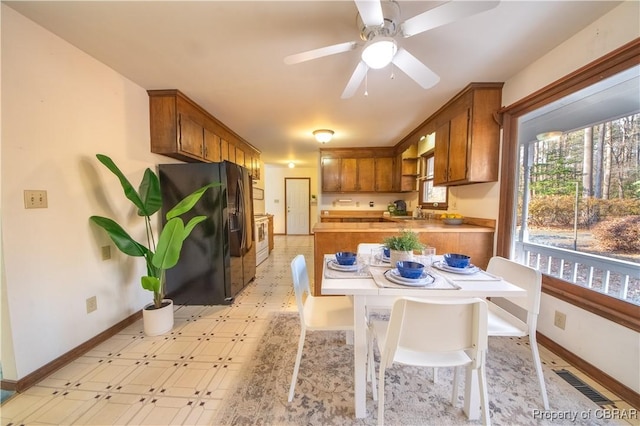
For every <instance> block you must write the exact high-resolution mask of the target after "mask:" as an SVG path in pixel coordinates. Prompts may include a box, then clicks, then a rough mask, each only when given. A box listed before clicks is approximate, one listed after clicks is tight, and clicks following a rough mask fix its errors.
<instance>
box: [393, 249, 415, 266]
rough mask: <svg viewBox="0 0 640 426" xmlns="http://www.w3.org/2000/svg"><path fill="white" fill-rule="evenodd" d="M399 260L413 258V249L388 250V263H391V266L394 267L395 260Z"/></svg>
mask: <svg viewBox="0 0 640 426" xmlns="http://www.w3.org/2000/svg"><path fill="white" fill-rule="evenodd" d="M401 260H413V251H400V250H390V251H389V263H390V264H391V267H392V268H395V267H396V262H400V261H401Z"/></svg>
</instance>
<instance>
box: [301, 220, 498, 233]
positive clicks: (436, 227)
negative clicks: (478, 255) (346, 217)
mask: <svg viewBox="0 0 640 426" xmlns="http://www.w3.org/2000/svg"><path fill="white" fill-rule="evenodd" d="M404 229H411V230H413V231H415V232H495V229H494V228H492V227H488V226H477V225H469V224H464V223H463V224H462V225H446V224H444V223H443V222H442V221H439V220H427V219H411V220H408V219H407V220H403V219H399V220H397V221H389V222H319V223H316V224H315V226H314V227H313V232H363V231H366V232H388V231H390V230H397V231H401V230H404Z"/></svg>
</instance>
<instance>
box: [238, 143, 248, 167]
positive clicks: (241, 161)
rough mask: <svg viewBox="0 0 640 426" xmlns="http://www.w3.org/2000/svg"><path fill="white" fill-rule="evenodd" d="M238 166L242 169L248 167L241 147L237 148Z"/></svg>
mask: <svg viewBox="0 0 640 426" xmlns="http://www.w3.org/2000/svg"><path fill="white" fill-rule="evenodd" d="M236 164H237V165H239V166H242V167H246V163H245V154H244V151H243V150H242V149H240V148H239V147H236Z"/></svg>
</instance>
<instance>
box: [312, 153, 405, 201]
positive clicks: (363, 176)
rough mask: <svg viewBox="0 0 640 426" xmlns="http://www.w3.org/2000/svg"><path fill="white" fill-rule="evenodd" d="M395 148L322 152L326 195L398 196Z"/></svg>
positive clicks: (322, 169)
mask: <svg viewBox="0 0 640 426" xmlns="http://www.w3.org/2000/svg"><path fill="white" fill-rule="evenodd" d="M393 152H394V151H393V148H366V149H364V148H363V149H357V148H336V149H332V148H323V149H320V158H321V175H322V176H321V179H322V191H323V192H398V191H397V186H396V184H395V179H394V163H395V159H394V154H393Z"/></svg>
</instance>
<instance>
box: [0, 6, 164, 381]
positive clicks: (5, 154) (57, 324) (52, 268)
mask: <svg viewBox="0 0 640 426" xmlns="http://www.w3.org/2000/svg"><path fill="white" fill-rule="evenodd" d="M1 13H2V15H1V16H2V83H1V84H2V118H1V124H2V142H1V145H0V147H1V152H2V189H1V190H2V199H1V206H2V218H1V219H2V230H3V235H2V247H3V251H2V253H3V262H4V275H3V276H2V298H3V300H2V307H3V313H2V365H3V373H4V377H5V378H6V379H12V380H16V379H20V378H23V377H25V376H26V375H27V374H29V373H31V372H33V371H34V370H36V369H37V368H39V367H42V366H43V365H45V364H46V363H48V362H50V361H52V360H53V359H55V358H57V357H59V356H60V355H62V354H64V353H65V352H67V351H69V350H71V349H72V348H74V347H76V346H78V345H79V344H81V343H83V342H85V341H87V340H88V339H90V338H92V337H94V336H95V335H97V334H98V333H100V332H102V331H104V330H105V329H107V328H109V327H110V326H112V325H114V324H115V323H117V322H119V321H121V320H123V319H124V318H126V317H127V316H129V315H131V314H133V313H135V312H136V311H138V310H140V308H141V307H143V306H144V305H145V304H146V303H148V302H149V301H150V300H151V294H150V293H149V292H147V291H144V290H142V289H141V287H140V283H139V276H140V275H141V272H143V271H144V264H143V262H142V261H132V260H131V259H129V258H128V257H126V256H123V255H121V254H119V252H117V250H116V249H115V248H114V249H113V250H112V253H113V258H112V259H111V260H109V261H101V260H100V259H101V257H100V247H101V246H103V245H106V244H109V243H110V240H109V239H108V237H106V235H105V234H104V233H103V232H101V231H99V230H97V229H96V228H94V227H91V226H90V225H89V221H88V218H89V216H90V215H92V214H100V215H105V216H116V217H118V218H119V221H121V222H124V223H125V224H127V225H128V226H130V227H132V228H133V229H134V232H132V233H133V234H135V235H136V236H137V237H139V238H140V239H142V238H143V235H144V225H143V224H142V222H140V221H139V220H138V218H137V216H136V215H135V212H133V211H132V209H131V208H130V207H129V202H128V201H127V200H126V199H125V198H124V196H123V194H122V190H121V189H120V185H119V183H118V181H117V179H115V178H114V177H113V175H111V174H110V172H108V171H107V170H106V169H105V168H104V167H103V166H102V165H100V164H99V163H98V162H97V160H96V159H95V154H96V153H105V154H108V155H110V156H112V158H113V159H114V160H115V161H116V163H117V164H118V165H119V166H120V167H121V169H122V170H123V171H124V172H125V173H126V174H127V175H128V176H129V177H130V178H131V181H132V182H134V185H136V186H137V184H138V183H139V181H140V178H141V177H142V173H143V171H144V169H145V168H146V167H153V165H154V164H156V163H159V162H168V161H167V159H166V158H165V157H159V156H155V155H152V154H151V153H150V151H149V117H148V110H149V107H148V102H149V101H148V96H147V93H146V91H145V90H144V89H143V88H141V87H139V86H137V85H135V84H133V83H132V82H130V81H128V80H127V79H125V78H124V77H122V76H121V75H119V74H117V73H116V72H114V71H113V70H112V69H110V68H109V67H107V66H105V65H104V64H102V63H100V62H97V61H96V60H94V59H92V58H91V57H89V56H87V55H86V54H84V53H83V52H81V51H80V50H78V49H76V48H75V47H72V46H71V45H69V44H68V43H66V42H64V41H62V40H61V39H60V38H58V37H57V36H55V35H53V34H52V33H50V32H48V31H46V30H44V29H42V28H41V27H39V26H38V25H36V24H34V23H33V22H31V21H29V20H27V19H25V18H24V17H23V16H22V15H19V14H18V13H16V12H15V11H13V10H12V9H10V8H9V7H7V6H5V5H4V4H3V5H2V12H1ZM25 189H39V190H46V191H47V194H48V204H49V207H48V208H47V209H30V210H25V208H24V205H23V190H25ZM136 260H139V259H136ZM91 296H97V302H98V310H97V311H95V312H93V313H91V314H87V313H86V308H85V300H86V299H87V298H88V297H91Z"/></svg>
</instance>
